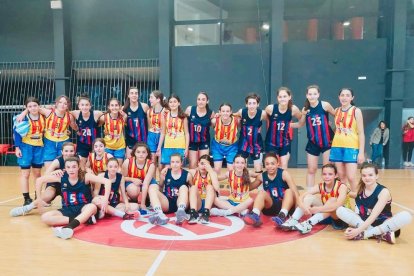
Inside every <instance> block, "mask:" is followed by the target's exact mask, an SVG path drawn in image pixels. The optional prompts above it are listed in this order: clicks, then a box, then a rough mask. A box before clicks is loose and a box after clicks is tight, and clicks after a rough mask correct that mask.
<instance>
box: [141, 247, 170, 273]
mask: <svg viewBox="0 0 414 276" xmlns="http://www.w3.org/2000/svg"><path fill="white" fill-rule="evenodd" d="M166 254H167V250H161V252H160V254H159V255H158V257H157V258H156V259H155V261H154V262H153V263H152V265H151V267H150V269H149V270H148V272H147V274H145V275H146V276H152V275H154V273H155V271H157V269H158V267H159V266H160V264H161V262H162V260H163V259H164V257H165V255H166Z"/></svg>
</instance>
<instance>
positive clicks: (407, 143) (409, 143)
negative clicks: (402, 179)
mask: <svg viewBox="0 0 414 276" xmlns="http://www.w3.org/2000/svg"><path fill="white" fill-rule="evenodd" d="M413 148H414V117H408V119H407V123H405V125H404V126H403V161H404V166H405V167H412V166H414V164H413V163H412V162H411V158H412V156H413Z"/></svg>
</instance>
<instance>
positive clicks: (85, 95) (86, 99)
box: [76, 93, 91, 105]
mask: <svg viewBox="0 0 414 276" xmlns="http://www.w3.org/2000/svg"><path fill="white" fill-rule="evenodd" d="M77 100H78V101H77V103H76V104H78V105H79V103H80V101H81V100H85V101H88V102H89V103H91V99H90V98H89V95H88V94H86V93H84V94H81V95H80V96H79V97H78V99H77Z"/></svg>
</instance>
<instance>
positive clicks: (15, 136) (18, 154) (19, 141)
mask: <svg viewBox="0 0 414 276" xmlns="http://www.w3.org/2000/svg"><path fill="white" fill-rule="evenodd" d="M13 139H14V145H15V147H16V151H15V154H16V157H22V152H21V150H20V145H21V144H22V136H20V134H19V133H17V132H16V130H15V129H14V128H13Z"/></svg>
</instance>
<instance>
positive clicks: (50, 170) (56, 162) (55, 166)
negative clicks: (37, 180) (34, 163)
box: [45, 159, 59, 175]
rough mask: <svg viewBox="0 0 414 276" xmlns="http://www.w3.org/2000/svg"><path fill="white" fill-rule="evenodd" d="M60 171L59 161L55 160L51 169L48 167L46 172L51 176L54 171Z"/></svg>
mask: <svg viewBox="0 0 414 276" xmlns="http://www.w3.org/2000/svg"><path fill="white" fill-rule="evenodd" d="M58 169H59V161H58V160H57V159H55V160H53V161H52V163H51V164H50V166H49V167H47V169H46V171H45V175H46V174H51V173H52V172H53V171H56V170H58Z"/></svg>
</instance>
